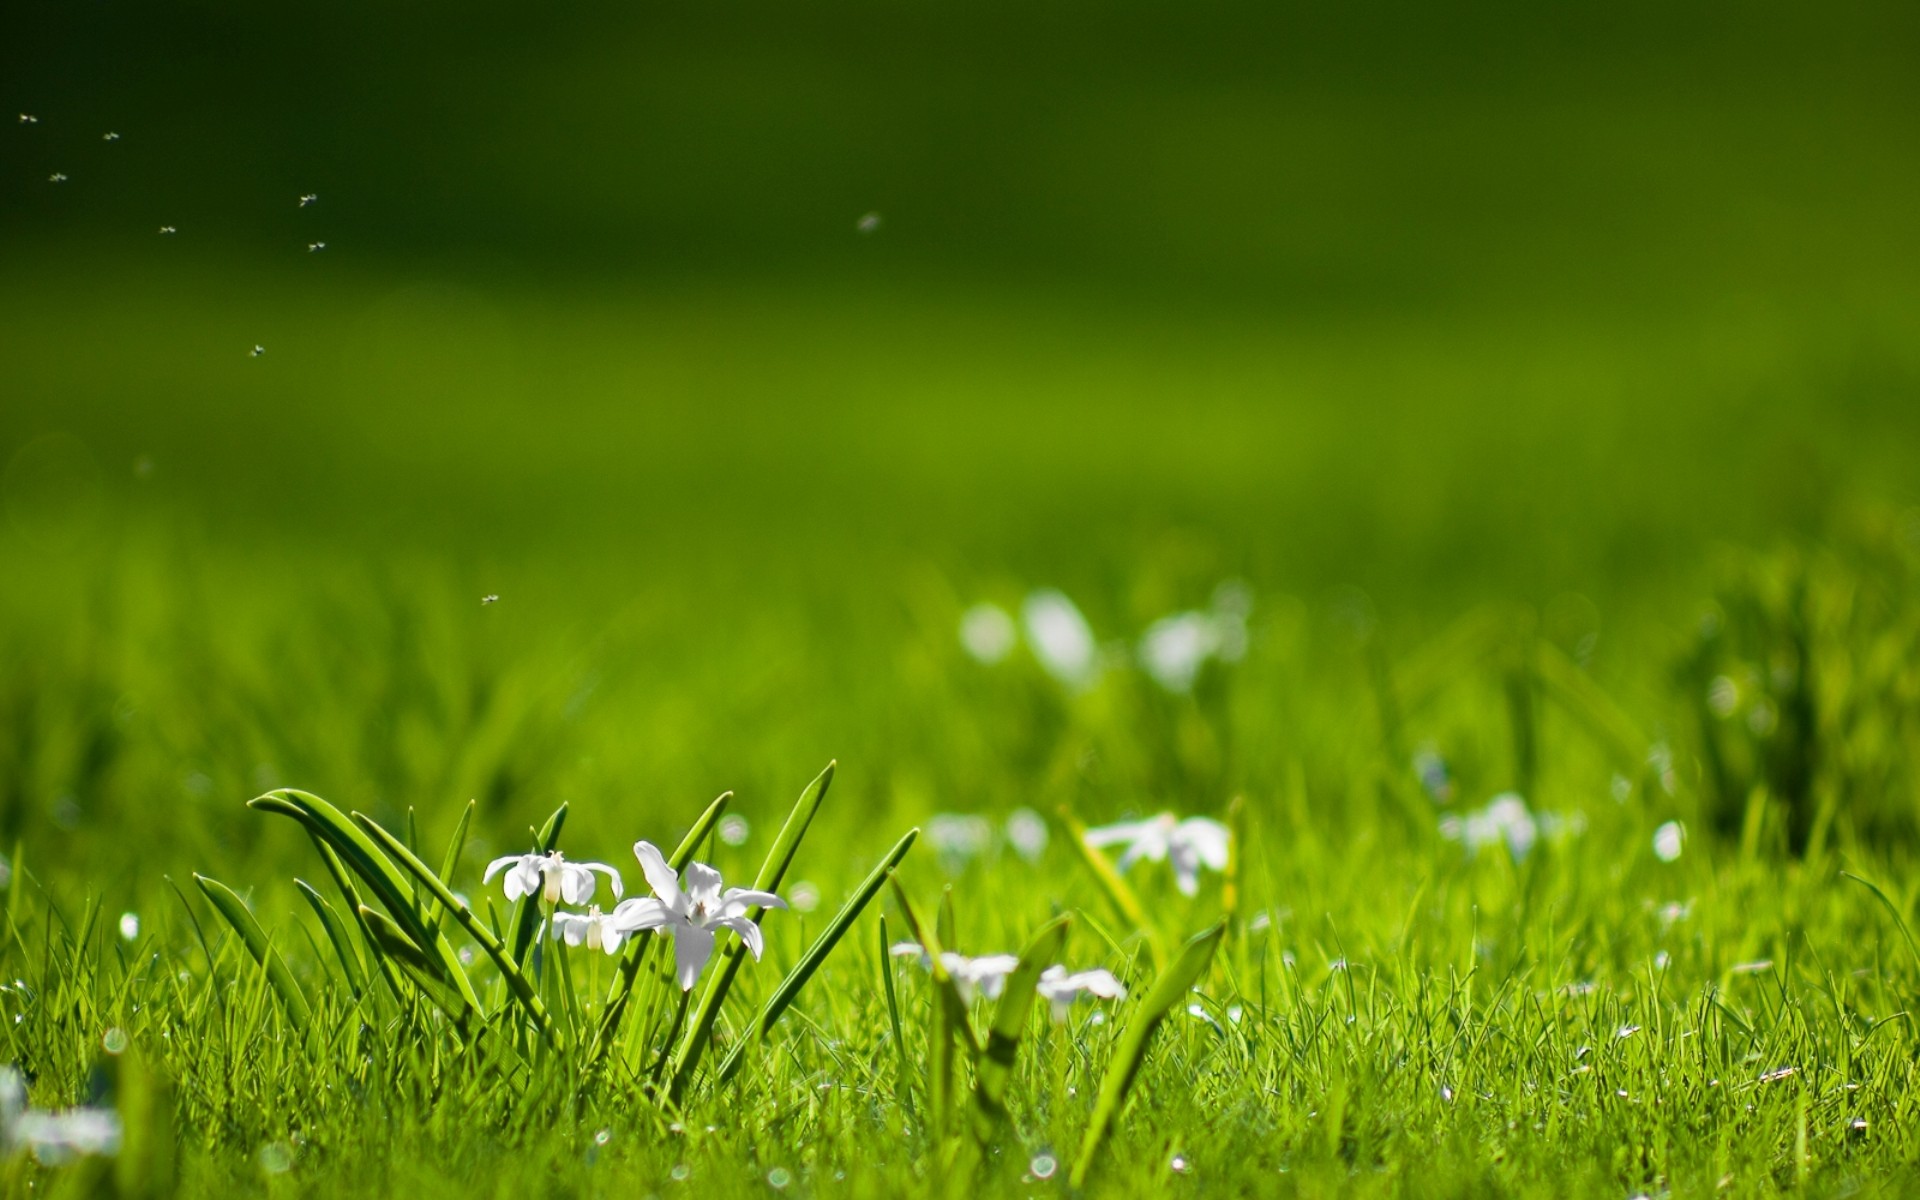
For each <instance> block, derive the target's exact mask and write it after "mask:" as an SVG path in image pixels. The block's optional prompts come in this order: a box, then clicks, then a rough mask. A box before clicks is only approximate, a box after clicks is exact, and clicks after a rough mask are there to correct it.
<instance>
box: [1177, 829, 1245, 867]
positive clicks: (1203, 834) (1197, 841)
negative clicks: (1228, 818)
mask: <svg viewBox="0 0 1920 1200" xmlns="http://www.w3.org/2000/svg"><path fill="white" fill-rule="evenodd" d="M1230 836H1231V835H1230V834H1229V833H1228V832H1227V827H1226V826H1225V825H1222V824H1221V823H1220V822H1218V821H1215V820H1213V819H1212V818H1211V817H1188V818H1187V819H1186V820H1184V821H1182V822H1180V824H1179V825H1177V826H1175V827H1174V831H1173V840H1174V842H1175V843H1176V844H1178V843H1181V842H1184V843H1186V844H1187V845H1189V846H1191V847H1193V849H1194V852H1195V853H1196V854H1197V855H1198V856H1199V859H1200V861H1201V862H1203V863H1205V864H1206V865H1207V866H1209V867H1212V868H1213V869H1214V870H1216V871H1224V870H1226V869H1227V850H1228V841H1229V839H1230Z"/></svg>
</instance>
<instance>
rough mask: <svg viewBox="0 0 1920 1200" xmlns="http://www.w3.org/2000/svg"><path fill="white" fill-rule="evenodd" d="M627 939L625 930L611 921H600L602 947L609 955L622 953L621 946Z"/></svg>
mask: <svg viewBox="0 0 1920 1200" xmlns="http://www.w3.org/2000/svg"><path fill="white" fill-rule="evenodd" d="M626 941H627V935H626V933H625V931H623V930H621V929H619V928H617V927H616V926H615V925H614V924H613V923H612V922H611V921H607V920H602V921H601V922H600V948H601V949H602V950H605V951H606V952H607V954H608V956H612V955H615V954H618V953H620V947H621V946H623V945H625V944H626Z"/></svg>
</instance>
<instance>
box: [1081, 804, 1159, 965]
mask: <svg viewBox="0 0 1920 1200" xmlns="http://www.w3.org/2000/svg"><path fill="white" fill-rule="evenodd" d="M1060 820H1061V821H1062V822H1063V823H1064V824H1065V825H1066V827H1067V837H1068V840H1069V841H1071V842H1072V843H1073V848H1074V849H1075V850H1077V851H1079V853H1080V861H1082V862H1084V863H1086V864H1087V870H1089V871H1091V872H1093V879H1094V882H1095V883H1098V884H1099V885H1100V890H1101V891H1102V892H1104V893H1106V897H1107V901H1108V903H1110V904H1112V905H1113V907H1114V910H1115V911H1116V912H1118V913H1119V914H1120V917H1121V919H1122V920H1124V921H1125V922H1126V923H1127V924H1129V925H1131V926H1132V927H1133V928H1135V929H1138V930H1139V931H1140V932H1141V934H1142V935H1143V936H1144V937H1145V938H1146V939H1147V952H1148V953H1149V954H1151V955H1152V956H1153V965H1154V969H1155V970H1159V971H1164V970H1166V967H1167V943H1166V938H1165V936H1164V935H1163V934H1161V932H1160V929H1159V927H1158V926H1156V925H1155V924H1154V923H1153V922H1152V921H1150V920H1148V919H1147V909H1146V906H1145V905H1143V904H1141V903H1140V897H1139V896H1138V895H1136V894H1135V893H1134V890H1133V888H1132V887H1130V886H1128V884H1127V881H1126V880H1125V879H1122V878H1121V877H1120V872H1119V871H1118V870H1117V869H1115V867H1114V865H1113V862H1112V861H1111V860H1110V859H1108V858H1107V856H1106V855H1104V854H1102V853H1100V851H1098V850H1096V849H1094V848H1093V847H1092V846H1089V845H1087V827H1086V826H1085V825H1083V824H1081V823H1080V819H1079V818H1078V817H1076V816H1074V815H1073V814H1072V813H1071V812H1069V811H1068V810H1067V809H1065V808H1062V809H1061V810H1060Z"/></svg>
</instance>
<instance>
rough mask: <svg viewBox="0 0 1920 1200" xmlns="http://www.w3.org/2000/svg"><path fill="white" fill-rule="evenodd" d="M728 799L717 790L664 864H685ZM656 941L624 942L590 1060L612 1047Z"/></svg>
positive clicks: (730, 798)
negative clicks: (636, 981) (717, 793)
mask: <svg viewBox="0 0 1920 1200" xmlns="http://www.w3.org/2000/svg"><path fill="white" fill-rule="evenodd" d="M732 802H733V793H732V792H721V793H720V795H719V796H717V797H716V798H715V799H714V801H713V803H712V804H709V805H707V809H706V811H705V812H703V813H701V814H700V819H699V820H697V821H695V822H694V823H693V827H692V828H690V829H688V830H687V836H685V837H683V838H681V839H680V844H679V845H678V846H676V847H674V851H673V853H672V854H669V855H668V856H667V865H668V866H670V867H672V868H673V869H674V870H675V871H679V870H680V869H681V868H683V867H685V866H686V865H687V862H688V860H690V859H692V858H693V852H694V851H695V850H697V849H699V848H700V843H701V842H703V841H705V840H706V839H707V835H708V834H710V833H712V832H713V827H714V826H715V825H718V824H719V823H720V818H721V816H722V815H723V814H725V813H726V811H727V805H729V804H731V803H732ZM657 941H659V939H658V938H657V937H648V938H635V939H634V943H635V944H633V945H630V946H628V947H627V952H626V954H625V955H624V956H622V958H621V959H620V967H619V971H618V974H617V975H616V976H615V978H614V981H613V988H612V989H611V990H610V991H609V992H608V993H607V1006H606V1010H605V1011H604V1012H603V1013H602V1014H601V1017H600V1029H599V1031H598V1032H597V1033H595V1034H594V1046H593V1052H592V1054H591V1055H589V1061H590V1062H593V1063H597V1062H599V1061H600V1059H601V1058H602V1057H604V1056H605V1055H606V1053H607V1051H608V1050H609V1049H611V1048H612V1046H613V1039H614V1035H615V1034H616V1033H618V1032H619V1029H620V1022H621V1020H622V1019H623V1018H625V1016H626V1012H627V1004H628V1002H629V1000H630V999H631V998H632V996H633V983H634V980H636V979H638V978H639V976H640V971H641V968H642V967H644V966H645V965H646V961H647V957H648V956H649V955H650V954H652V952H653V946H654V943H655V942H657Z"/></svg>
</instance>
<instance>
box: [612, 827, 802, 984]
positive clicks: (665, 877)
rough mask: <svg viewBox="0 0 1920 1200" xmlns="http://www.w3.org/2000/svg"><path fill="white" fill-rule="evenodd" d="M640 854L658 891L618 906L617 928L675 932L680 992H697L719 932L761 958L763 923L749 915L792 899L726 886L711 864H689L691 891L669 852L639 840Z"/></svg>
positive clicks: (636, 846)
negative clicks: (736, 939) (696, 983)
mask: <svg viewBox="0 0 1920 1200" xmlns="http://www.w3.org/2000/svg"><path fill="white" fill-rule="evenodd" d="M633 853H634V857H636V858H638V859H639V860H640V869H641V871H643V872H644V873H645V874H646V877H647V884H648V886H650V887H652V888H653V895H652V896H649V897H647V898H645V899H634V900H627V901H624V902H622V903H621V905H620V906H619V907H618V908H616V909H614V910H613V923H614V926H615V927H616V928H617V929H619V930H620V931H621V932H622V933H637V932H639V931H640V930H642V929H664V930H666V931H667V932H669V933H671V934H672V935H673V961H674V972H675V975H676V977H677V978H678V979H679V981H680V990H681V991H683V992H687V991H692V990H693V983H694V980H696V979H698V978H700V972H701V971H702V970H704V969H705V968H706V965H707V960H708V959H709V958H712V957H713V939H714V931H715V930H717V929H731V930H733V931H734V932H735V933H736V934H738V935H739V936H740V940H741V941H742V942H745V943H746V946H747V949H748V950H750V951H752V952H753V959H754V961H755V962H758V961H760V951H761V948H762V942H761V935H760V926H758V925H756V924H754V922H753V921H752V919H751V918H749V917H748V916H747V911H748V910H749V909H753V908H785V907H786V906H787V902H786V901H785V900H782V899H781V898H780V897H778V896H776V895H774V894H773V893H772V892H758V891H754V890H752V889H750V888H724V889H723V887H722V885H723V883H724V882H725V881H724V880H722V879H721V878H720V872H718V871H716V870H714V869H713V868H712V867H710V866H708V865H707V864H706V863H698V862H696V863H688V864H687V870H686V879H687V886H686V890H685V891H682V890H681V888H680V876H679V875H678V874H676V873H675V872H674V869H673V868H672V867H670V866H668V865H667V860H666V858H665V856H663V855H662V854H661V853H660V850H659V847H657V846H655V845H654V844H653V843H652V842H645V841H642V842H635V843H634V844H633Z"/></svg>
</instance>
